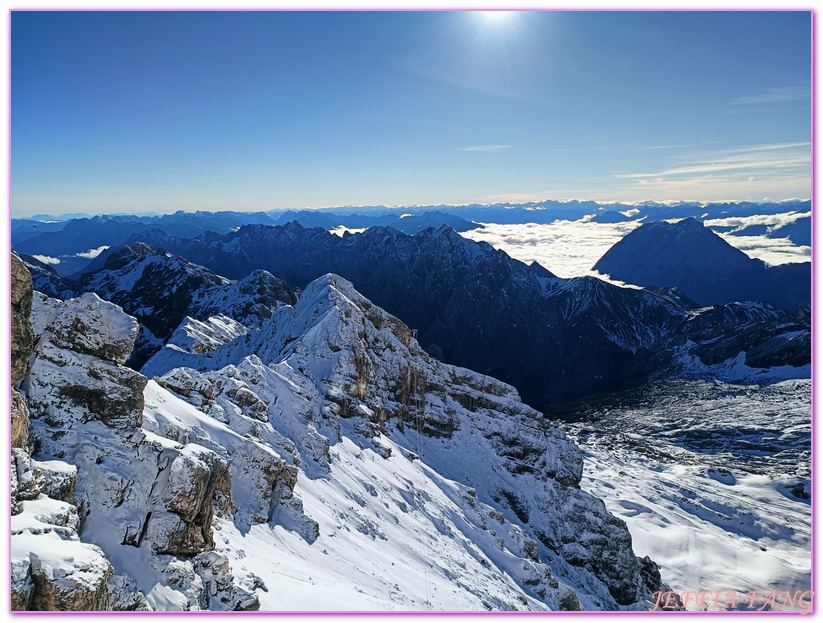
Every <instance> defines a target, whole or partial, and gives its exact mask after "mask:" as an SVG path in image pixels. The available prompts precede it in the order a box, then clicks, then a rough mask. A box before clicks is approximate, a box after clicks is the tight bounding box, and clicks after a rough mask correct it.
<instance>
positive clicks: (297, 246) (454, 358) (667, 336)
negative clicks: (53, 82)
mask: <svg viewBox="0 0 823 623" xmlns="http://www.w3.org/2000/svg"><path fill="white" fill-rule="evenodd" d="M711 235H712V236H714V234H711ZM137 237H140V238H142V239H143V240H145V243H141V242H140V241H138V240H137V239H136V238H137ZM163 248H165V249H168V250H170V251H171V252H172V253H173V254H176V255H178V256H181V257H175V255H173V254H172V253H166V251H163ZM183 257H185V258H186V260H183V259H182V258H183ZM95 262H96V263H101V258H97V259H96V260H95ZM147 263H148V264H150V265H151V266H152V267H153V268H152V270H151V271H148V272H147V271H146V270H145V267H144V266H145V265H146V264H147ZM261 270H263V271H267V272H266V274H268V275H269V276H268V277H267V279H270V280H275V277H272V275H276V276H277V277H278V278H280V279H283V280H284V281H285V283H283V282H278V284H279V285H278V287H277V288H276V290H277V291H278V292H280V294H278V295H276V296H272V294H271V292H270V291H269V289H267V288H263V290H261V292H263V293H265V297H264V298H266V300H268V301H269V303H267V304H268V305H269V306H271V300H272V299H275V300H279V301H281V302H282V303H287V298H288V296H289V294H288V293H289V292H290V290H289V287H291V288H298V289H300V288H304V287H306V285H307V284H308V283H309V282H311V281H313V280H314V279H316V278H318V277H319V276H322V275H324V274H326V273H329V272H332V271H334V272H335V273H336V274H340V275H342V276H343V277H345V278H347V279H349V280H350V281H352V282H353V283H355V284H357V287H358V288H359V289H360V290H361V291H363V293H364V294H366V295H367V296H368V297H369V298H370V299H371V300H373V301H374V302H375V304H378V305H380V306H381V307H383V308H385V309H387V310H388V311H390V313H393V314H395V315H397V316H398V317H400V318H403V319H404V321H405V322H406V323H408V324H409V326H410V327H412V328H413V329H414V330H415V332H416V337H417V339H418V340H419V342H420V344H421V345H422V346H423V347H424V348H425V349H426V350H427V351H428V352H429V354H430V355H432V356H435V357H437V358H438V359H441V360H443V361H446V362H448V363H453V364H456V365H461V366H465V367H470V368H472V369H475V370H477V371H479V372H481V373H484V374H488V375H490V376H494V377H496V378H500V379H501V380H503V381H505V382H507V383H510V384H512V385H514V386H515V387H517V388H518V390H519V391H520V393H521V395H522V397H523V399H524V400H525V401H526V402H527V403H528V404H531V405H533V406H534V407H535V408H538V409H543V410H550V409H552V408H554V407H553V403H554V402H555V401H558V400H560V401H563V400H574V399H577V398H580V397H581V396H585V395H589V394H592V393H597V392H603V391H608V390H611V389H614V388H618V387H623V386H626V385H630V384H633V383H636V382H639V381H642V380H644V379H646V378H647V377H648V376H649V375H650V374H655V373H660V372H661V371H664V370H666V369H667V367H668V366H669V365H671V364H672V363H673V361H674V357H675V353H674V351H673V350H672V349H673V348H675V347H678V346H679V345H683V344H685V343H686V341H687V340H688V339H691V337H692V336H693V335H694V336H697V335H699V338H698V337H695V338H694V340H693V341H694V342H703V341H706V340H710V339H714V338H717V337H720V336H723V335H729V334H731V333H734V331H735V330H737V329H740V328H742V327H744V326H750V325H753V324H758V323H767V324H768V323H772V324H773V325H774V327H773V328H772V329H769V330H764V331H760V332H755V333H753V335H755V338H753V339H755V341H756V336H757V335H760V336H762V340H761V341H764V340H766V339H770V338H771V337H774V336H776V335H779V334H780V333H781V331H782V329H780V328H779V327H780V326H782V325H781V323H784V324H785V322H784V320H785V319H786V317H787V315H786V314H785V313H784V312H780V311H778V310H776V309H774V308H773V307H770V306H768V305H760V304H747V305H746V306H744V307H742V308H739V309H742V310H744V311H743V312H735V313H734V314H732V315H731V316H730V315H729V313H730V312H723V313H719V312H717V311H714V310H712V309H708V310H707V309H698V308H699V307H700V306H699V305H698V304H697V303H694V302H693V301H691V300H690V299H689V297H688V294H689V293H688V292H685V293H684V292H682V291H679V290H673V289H671V288H667V289H658V290H656V291H651V290H643V289H636V288H621V287H617V286H614V285H611V284H609V283H606V282H604V281H601V280H598V279H595V278H592V277H585V278H576V279H560V278H557V277H555V276H554V275H553V274H552V273H550V272H549V271H547V270H546V269H544V268H543V267H542V266H540V265H539V264H536V263H535V264H532V265H531V266H527V265H526V264H524V263H522V262H519V261H517V260H514V259H512V258H510V257H509V256H508V255H506V254H505V253H503V252H502V251H496V250H494V249H493V248H492V247H491V246H490V245H488V244H486V243H477V242H473V241H470V240H467V239H465V238H463V237H461V236H460V235H459V234H457V233H456V232H454V231H453V230H452V229H450V228H449V227H448V226H441V227H440V228H439V229H437V230H435V229H428V230H425V231H423V232H421V233H419V234H417V235H414V236H410V235H406V234H403V233H401V232H399V231H397V230H396V229H393V228H390V227H373V228H370V229H369V230H367V231H366V232H364V233H362V234H357V235H352V234H347V235H344V236H343V237H340V236H336V235H333V234H330V233H328V231H326V230H325V229H323V228H312V229H307V228H304V227H303V226H301V225H300V224H298V223H290V224H288V225H283V226H261V225H250V226H245V227H242V228H240V229H239V230H237V231H235V232H230V233H228V234H224V235H219V234H211V233H209V234H204V235H202V236H200V237H199V238H196V239H182V238H174V237H172V236H168V235H167V234H164V233H163V232H161V231H160V230H157V229H152V230H147V231H145V232H142V233H141V234H139V235H136V236H135V237H134V239H132V240H130V241H129V245H127V246H126V247H123V248H121V249H118V250H116V251H114V252H113V254H112V255H111V256H109V257H108V258H107V259H106V260H105V261H102V265H101V266H99V267H98V268H97V270H96V271H95V272H93V273H90V274H88V275H86V276H84V277H83V278H82V279H80V280H79V281H77V282H73V281H63V282H61V283H63V287H69V288H70V289H74V290H76V291H94V292H96V293H98V294H99V295H100V296H102V297H104V298H109V299H111V300H113V301H114V302H117V303H118V304H119V305H121V306H123V308H124V309H125V310H126V311H128V312H129V313H131V314H133V315H135V316H136V317H137V318H138V320H140V322H141V323H143V324H144V326H146V327H148V328H149V329H150V332H151V335H152V336H153V339H152V340H150V341H149V343H138V348H137V351H136V356H137V357H138V359H139V361H137V363H138V364H139V363H141V362H143V361H145V360H146V357H147V356H150V355H151V353H152V352H155V351H156V350H157V349H159V348H160V346H161V345H162V344H163V343H165V342H166V341H167V340H168V338H169V337H170V334H171V332H172V331H173V330H174V329H175V327H176V326H177V324H179V323H180V322H181V321H182V320H183V319H184V317H185V316H191V317H192V318H195V319H197V320H201V321H206V320H207V319H208V317H209V315H210V314H216V313H226V314H227V315H229V316H231V317H235V318H238V316H237V312H236V310H229V311H228V312H227V311H225V310H224V311H222V312H221V311H220V310H219V309H218V308H217V307H212V308H209V309H203V308H200V307H197V306H196V305H194V302H195V301H199V300H211V299H213V298H214V296H215V294H214V292H217V291H220V292H222V291H224V290H225V289H226V288H228V287H229V286H228V285H220V284H221V283H223V282H225V281H226V280H225V279H223V277H218V275H225V276H226V277H228V278H231V279H235V280H240V281H238V282H237V283H238V284H240V283H244V282H246V281H248V280H249V279H250V277H249V276H250V275H253V274H258V275H259V274H260V273H259V271H261ZM255 271H258V272H257V273H255ZM166 273H168V274H167V275H166ZM33 274H34V280H35V287H36V288H38V287H40V285H39V283H40V280H47V282H46V283H45V284H44V285H45V286H46V287H49V288H52V289H59V286H58V285H57V284H55V282H54V277H53V275H52V276H49V275H48V274H42V273H37V272H35V271H33ZM181 280H182V282H183V283H184V284H187V285H185V287H183V288H182V290H181V289H180V287H181V286H177V285H174V284H178V283H181ZM221 280H223V281H221ZM286 283H288V284H289V286H286V285H285V284H286ZM231 287H239V286H231ZM201 289H204V290H203V291H204V293H202V294H201V293H198V292H200V290H201ZM281 294H282V296H281ZM256 296H257V295H255V294H253V295H251V297H250V299H248V300H249V302H250V304H253V303H256V302H261V301H258V300H257V298H256ZM283 296H285V297H286V298H283ZM244 300H246V299H244ZM721 309H724V308H721ZM730 309H731V308H730ZM735 309H737V308H735ZM171 311H174V313H173V314H171ZM169 314H171V315H170V317H169V318H168V319H167V320H164V316H166V315H169ZM741 314H742V315H741ZM239 321H240V322H241V323H243V324H248V322H247V321H248V318H247V317H244V318H239ZM769 326H771V325H769ZM801 329H802V327H801ZM191 330H192V331H194V330H195V328H191ZM196 330H197V331H199V330H201V329H196ZM695 332H697V333H695ZM758 343H759V342H758ZM797 344H798V342H797V341H795V342H793V344H792V349H794V350H792V349H788V346H787V345H785V344H784V345H781V343H778V342H772V345H771V347H769V348H770V349H771V350H769V355H768V357H766V359H768V360H769V361H772V362H782V364H778V363H775V364H774V365H783V364H788V365H805V363H807V361H806V360H805V359H804V355H803V353H804V352H807V351H804V350H803V349H802V348H801V349H800V354H799V355H798V352H797V348H795V347H796V345H797ZM755 345H756V344H755ZM787 349H788V350H787ZM744 350H745V349H744ZM772 351H773V352H772ZM704 352H708V350H706V351H704ZM723 352H725V351H723ZM738 352H739V351H738ZM735 354H736V353H735ZM712 358H716V356H712ZM766 359H763V360H766ZM132 364H133V365H136V364H135V363H134V362H132Z"/></svg>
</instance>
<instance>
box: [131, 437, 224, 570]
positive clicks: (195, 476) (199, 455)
mask: <svg viewBox="0 0 823 623" xmlns="http://www.w3.org/2000/svg"><path fill="white" fill-rule="evenodd" d="M159 460H160V472H159V474H158V479H157V481H156V482H155V486H154V488H153V491H152V494H153V495H157V496H159V498H160V501H161V502H162V504H163V506H164V507H165V509H166V510H167V511H169V513H172V514H174V515H175V517H174V518H170V520H167V521H161V520H160V518H157V519H155V520H154V521H152V522H151V523H150V525H149V528H148V533H147V538H148V539H149V540H150V541H152V544H153V548H154V551H155V552H157V553H160V554H189V555H191V554H196V553H198V552H200V551H203V550H207V549H211V548H212V547H214V540H213V538H212V519H213V517H214V511H215V507H217V511H218V513H220V514H227V513H229V512H230V510H231V474H230V473H229V466H228V462H227V461H225V460H224V459H222V458H221V457H220V456H219V455H217V453H215V452H213V451H211V450H207V449H206V448H201V447H198V446H194V445H191V446H186V447H184V448H183V449H181V450H173V449H170V450H166V451H165V452H163V454H162V455H161V456H160V457H159Z"/></svg>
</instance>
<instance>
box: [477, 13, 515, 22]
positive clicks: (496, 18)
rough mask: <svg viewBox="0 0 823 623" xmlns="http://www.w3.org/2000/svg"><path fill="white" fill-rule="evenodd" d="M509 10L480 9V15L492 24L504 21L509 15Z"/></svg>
mask: <svg viewBox="0 0 823 623" xmlns="http://www.w3.org/2000/svg"><path fill="white" fill-rule="evenodd" d="M511 13H512V12H511V11H480V15H481V17H482V18H483V19H484V20H485V21H486V22H490V23H492V24H500V23H502V22H505V21H506V20H507V19H508V18H509V16H510V15H511Z"/></svg>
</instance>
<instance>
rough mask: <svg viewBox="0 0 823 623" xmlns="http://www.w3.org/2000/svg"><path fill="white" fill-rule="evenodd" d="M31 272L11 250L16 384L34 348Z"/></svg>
mask: <svg viewBox="0 0 823 623" xmlns="http://www.w3.org/2000/svg"><path fill="white" fill-rule="evenodd" d="M33 292H34V290H33V289H32V283H31V274H30V273H29V271H28V269H27V268H26V266H25V264H23V260H21V259H20V256H19V255H17V253H16V252H15V251H14V250H12V252H11V384H12V386H15V385H17V384H18V383H19V382H20V379H22V378H23V375H24V374H25V373H26V365H27V362H28V359H29V355H31V351H32V349H33V348H34V330H33V329H32V326H31V320H30V316H31V305H32V294H33Z"/></svg>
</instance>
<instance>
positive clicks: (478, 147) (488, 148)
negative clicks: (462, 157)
mask: <svg viewBox="0 0 823 623" xmlns="http://www.w3.org/2000/svg"><path fill="white" fill-rule="evenodd" d="M512 147H514V145H472V146H470V147H458V148H456V150H455V151H500V150H501V149H511V148H512Z"/></svg>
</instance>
